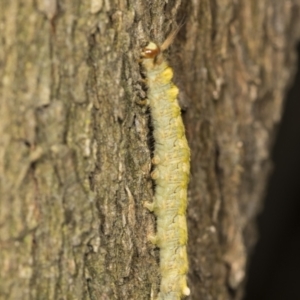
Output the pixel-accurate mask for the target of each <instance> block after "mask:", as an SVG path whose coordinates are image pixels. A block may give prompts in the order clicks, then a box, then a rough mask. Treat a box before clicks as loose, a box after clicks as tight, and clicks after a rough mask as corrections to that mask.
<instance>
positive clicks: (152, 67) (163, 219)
mask: <svg viewBox="0 0 300 300" xmlns="http://www.w3.org/2000/svg"><path fill="white" fill-rule="evenodd" d="M173 38H174V36H173V37H170V38H168V39H167V40H166V41H165V43H163V46H162V47H161V48H160V47H159V46H157V45H156V44H155V43H153V42H150V43H149V44H148V45H147V46H146V47H145V48H144V49H143V50H142V54H141V56H142V60H141V63H142V67H143V70H144V74H145V77H146V84H147V88H148V90H147V99H148V103H149V107H150V112H151V118H152V124H153V137H154V140H155V150H154V157H153V159H152V163H153V164H154V166H155V168H154V171H153V172H152V174H151V176H152V179H153V180H154V181H155V197H154V200H153V202H152V203H149V202H145V203H144V206H145V207H146V208H148V209H149V210H150V211H153V212H154V213H155V215H156V217H157V226H156V227H157V230H156V231H157V232H156V236H155V237H154V236H151V237H150V240H151V241H152V242H153V243H155V244H156V245H157V246H158V247H159V248H160V272H161V284H160V292H159V294H158V300H180V299H182V298H183V297H184V296H187V295H189V294H190V290H189V288H188V286H187V279H186V277H187V272H188V258H187V251H186V244H187V224H186V207H187V185H188V182H189V173H190V149H189V147H188V143H187V139H186V137H185V130H184V125H183V122H182V118H181V110H180V107H179V104H178V101H177V96H178V88H177V87H176V86H175V85H174V83H173V82H172V78H173V70H172V69H171V68H170V67H169V65H168V63H167V61H166V60H165V58H164V56H163V53H162V51H163V50H165V49H166V47H167V46H168V45H169V44H170V43H171V40H170V39H173Z"/></svg>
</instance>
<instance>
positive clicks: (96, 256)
mask: <svg viewBox="0 0 300 300" xmlns="http://www.w3.org/2000/svg"><path fill="white" fill-rule="evenodd" d="M1 4H2V5H1V10H0V26H1V31H0V32H1V33H0V34H1V41H0V43H1V45H0V72H1V85H0V94H1V102H0V105H1V109H0V135H1V142H0V178H1V180H0V197H1V207H0V246H1V255H0V278H1V280H0V298H1V299H7V300H9V299H14V300H16V299H22V300H23V299H25V300H26V299H49V300H51V299H154V298H155V296H156V295H157V293H158V290H159V282H160V273H159V261H158V257H159V252H158V251H159V249H157V248H155V246H153V245H151V244H150V243H149V242H148V240H147V235H149V234H150V233H153V232H154V231H155V218H154V216H153V214H151V213H150V212H148V211H147V210H146V209H145V208H144V207H143V201H144V200H148V201H151V200H152V197H153V192H154V186H153V183H152V181H151V178H150V171H151V153H152V150H153V147H154V146H155V142H153V140H152V139H151V120H150V115H149V111H148V110H147V109H145V107H141V106H139V105H138V104H137V101H138V100H141V99H143V98H145V97H146V90H145V88H144V85H143V83H142V82H141V80H142V79H143V78H142V75H141V69H140V65H139V58H140V51H141V48H142V47H143V46H144V45H145V44H146V43H147V42H148V41H149V40H153V41H154V42H156V43H158V44H160V43H162V42H163V41H164V39H165V38H166V36H167V35H168V33H169V32H170V31H172V30H173V29H174V28H176V26H178V24H182V28H181V30H180V32H179V34H178V36H177V38H176V40H175V42H174V44H173V45H172V47H171V50H170V51H169V61H170V62H171V65H172V66H173V68H174V73H175V82H176V84H177V85H178V86H179V88H180V91H181V95H180V102H181V104H182V108H183V111H184V112H183V115H184V122H185V125H186V133H187V137H188V140H189V144H190V147H191V152H192V159H191V165H192V170H191V182H190V188H189V206H188V214H187V216H188V227H189V242H188V253H189V261H190V271H189V287H190V288H191V296H189V298H188V299H201V300H204V299H206V300H208V299H241V297H242V294H243V282H244V278H245V267H246V262H247V257H248V254H249V251H250V250H251V247H252V246H253V244H254V242H255V239H256V233H255V217H256V215H257V213H258V211H259V209H260V206H261V199H262V196H263V191H264V187H265V184H266V179H267V175H268V173H269V170H270V167H271V162H270V159H269V150H270V146H271V145H272V140H273V137H274V129H275V127H276V125H277V124H278V122H279V121H280V117H281V110H282V104H283V95H284V92H285V89H286V87H287V84H288V82H289V80H290V79H291V78H292V75H293V74H294V65H295V59H296V57H295V50H294V46H295V42H296V40H297V39H298V38H299V36H300V32H299V28H300V26H299V25H300V24H299V23H300V18H299V7H300V1H299V0H290V1H281V0H263V1H262V0H253V1H242V0H238V1H227V0H214V1H212V0H211V1H209V0H201V1H180V0H169V1H165V0H157V1H155V0H152V1H131V0H129V1H116V0H112V1H107V0H91V1H90V2H88V1H79V0H73V1H70V0H69V1H68V0H61V1H56V0H36V1H27V0H16V1H8V0H2V2H1Z"/></svg>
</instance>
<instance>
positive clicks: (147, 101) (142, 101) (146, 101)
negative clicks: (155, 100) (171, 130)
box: [135, 99, 149, 106]
mask: <svg viewBox="0 0 300 300" xmlns="http://www.w3.org/2000/svg"><path fill="white" fill-rule="evenodd" d="M135 102H136V103H137V104H138V105H141V106H148V105H149V100H148V99H143V100H136V101H135Z"/></svg>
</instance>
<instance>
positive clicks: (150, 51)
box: [142, 42, 161, 59]
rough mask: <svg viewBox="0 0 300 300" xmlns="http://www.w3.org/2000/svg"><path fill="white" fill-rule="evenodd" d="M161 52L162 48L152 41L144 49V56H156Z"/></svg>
mask: <svg viewBox="0 0 300 300" xmlns="http://www.w3.org/2000/svg"><path fill="white" fill-rule="evenodd" d="M160 52H161V50H160V48H159V47H158V46H157V45H156V44H155V43H153V42H150V43H149V44H148V45H147V46H146V47H145V48H143V50H142V57H143V58H150V59H154V58H156V57H157V56H158V55H159V53H160Z"/></svg>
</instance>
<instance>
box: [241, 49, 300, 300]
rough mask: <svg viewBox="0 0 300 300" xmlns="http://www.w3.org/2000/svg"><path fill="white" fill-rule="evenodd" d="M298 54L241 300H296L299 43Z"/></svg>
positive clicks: (299, 265) (299, 286)
mask: <svg viewBox="0 0 300 300" xmlns="http://www.w3.org/2000/svg"><path fill="white" fill-rule="evenodd" d="M297 50H298V70H297V73H296V76H295V79H294V83H293V84H292V85H291V87H290V89H289V90H288V91H287V93H286V102H285V107H284V115H283V119H282V122H281V124H280V125H279V128H278V131H277V137H276V140H275V144H274V147H273V150H272V160H273V163H274V170H273V173H272V175H271V177H270V179H269V183H268V187H267V190H266V196H265V200H264V210H263V211H262V213H261V214H260V216H259V217H258V230H259V240H258V243H257V245H256V247H255V249H254V252H253V254H252V256H251V257H250V264H249V266H248V281H247V286H246V293H245V297H244V300H260V299H264V300H269V299H272V300H277V299H278V300H279V299H282V300H283V299H286V300H293V299H300V59H299V58H300V44H299V45H298V48H297Z"/></svg>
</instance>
